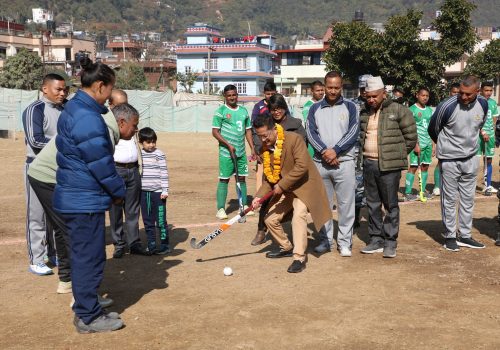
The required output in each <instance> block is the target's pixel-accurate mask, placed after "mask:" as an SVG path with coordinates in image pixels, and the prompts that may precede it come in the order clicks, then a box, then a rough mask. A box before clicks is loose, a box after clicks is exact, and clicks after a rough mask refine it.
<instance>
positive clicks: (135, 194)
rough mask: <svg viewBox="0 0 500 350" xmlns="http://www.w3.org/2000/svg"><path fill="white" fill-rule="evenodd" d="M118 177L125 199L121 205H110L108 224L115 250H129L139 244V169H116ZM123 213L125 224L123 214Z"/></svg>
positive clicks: (118, 167) (119, 167)
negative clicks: (127, 247) (121, 183)
mask: <svg viewBox="0 0 500 350" xmlns="http://www.w3.org/2000/svg"><path fill="white" fill-rule="evenodd" d="M116 171H117V172H118V175H120V176H121V177H122V179H123V181H124V182H125V188H126V193H125V198H124V201H123V204H120V205H116V204H112V205H111V209H110V210H109V224H110V227H111V236H112V237H113V244H114V245H115V247H116V248H122V249H123V248H125V246H126V245H127V244H128V246H129V248H130V247H132V246H134V245H136V244H140V243H141V240H140V238H139V212H140V208H141V174H139V168H138V167H133V168H124V167H121V166H117V167H116ZM124 212H125V223H124V222H123V213H124Z"/></svg>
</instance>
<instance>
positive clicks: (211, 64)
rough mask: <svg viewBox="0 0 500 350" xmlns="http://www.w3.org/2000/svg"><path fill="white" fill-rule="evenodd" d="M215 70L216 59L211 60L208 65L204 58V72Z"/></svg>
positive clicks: (206, 59)
mask: <svg viewBox="0 0 500 350" xmlns="http://www.w3.org/2000/svg"><path fill="white" fill-rule="evenodd" d="M209 69H210V70H217V58H211V59H210V64H209V62H208V58H205V70H209Z"/></svg>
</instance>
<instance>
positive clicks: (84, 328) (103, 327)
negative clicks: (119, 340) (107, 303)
mask: <svg viewBox="0 0 500 350" xmlns="http://www.w3.org/2000/svg"><path fill="white" fill-rule="evenodd" d="M73 324H74V325H75V327H76V331H77V332H78V333H101V332H111V331H116V330H118V329H120V328H122V327H123V326H124V324H123V321H122V320H121V319H120V318H111V317H109V316H108V315H106V314H102V315H101V316H99V317H98V318H96V319H95V320H93V321H92V322H90V323H89V324H85V323H83V321H82V320H81V319H79V318H78V317H75V319H74V321H73Z"/></svg>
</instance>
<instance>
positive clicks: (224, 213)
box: [215, 208, 227, 220]
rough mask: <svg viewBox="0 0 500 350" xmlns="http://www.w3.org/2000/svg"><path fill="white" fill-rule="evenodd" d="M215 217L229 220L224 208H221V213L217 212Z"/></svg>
mask: <svg viewBox="0 0 500 350" xmlns="http://www.w3.org/2000/svg"><path fill="white" fill-rule="evenodd" d="M215 217H216V218H217V219H219V220H225V219H227V214H226V211H225V210H224V208H220V209H219V211H217V214H215Z"/></svg>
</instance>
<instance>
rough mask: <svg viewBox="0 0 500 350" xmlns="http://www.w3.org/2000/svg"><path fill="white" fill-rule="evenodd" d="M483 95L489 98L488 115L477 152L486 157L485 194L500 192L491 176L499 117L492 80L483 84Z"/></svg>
mask: <svg viewBox="0 0 500 350" xmlns="http://www.w3.org/2000/svg"><path fill="white" fill-rule="evenodd" d="M481 95H483V97H484V98H486V99H487V100H488V115H487V116H486V122H485V123H484V125H483V128H482V129H481V133H480V135H479V150H478V151H477V154H478V155H479V156H481V155H482V156H483V157H486V159H485V163H486V167H485V169H484V189H483V192H484V194H485V195H491V194H492V193H497V192H498V190H497V189H496V188H494V187H493V186H491V177H492V174H493V166H492V161H493V156H494V155H495V126H496V123H497V118H498V107H497V103H496V102H495V100H493V99H492V98H491V95H493V83H492V82H489V81H487V82H483V83H482V84H481ZM483 164H484V163H483Z"/></svg>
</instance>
